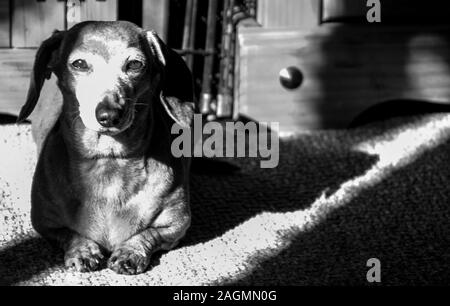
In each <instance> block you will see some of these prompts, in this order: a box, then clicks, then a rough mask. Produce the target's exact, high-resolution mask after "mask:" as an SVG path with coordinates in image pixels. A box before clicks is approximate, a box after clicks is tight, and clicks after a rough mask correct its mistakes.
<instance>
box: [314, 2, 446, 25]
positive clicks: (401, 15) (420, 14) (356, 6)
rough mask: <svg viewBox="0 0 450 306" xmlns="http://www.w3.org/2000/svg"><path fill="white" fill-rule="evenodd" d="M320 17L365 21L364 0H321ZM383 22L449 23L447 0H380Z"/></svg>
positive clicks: (365, 6)
mask: <svg viewBox="0 0 450 306" xmlns="http://www.w3.org/2000/svg"><path fill="white" fill-rule="evenodd" d="M321 1H322V2H323V10H322V19H323V21H324V22H329V21H348V20H352V21H354V20H360V21H361V22H367V21H366V14H367V11H368V10H369V8H368V7H367V5H366V3H367V1H366V0H360V1H355V0H338V1H337V0H321ZM380 4H381V21H382V22H383V23H396V24H400V23H412V24H422V23H428V24H429V23H434V24H444V23H446V24H449V22H450V21H449V20H448V0H428V1H423V0H381V1H380Z"/></svg>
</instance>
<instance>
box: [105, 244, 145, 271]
mask: <svg viewBox="0 0 450 306" xmlns="http://www.w3.org/2000/svg"><path fill="white" fill-rule="evenodd" d="M149 264H150V256H147V255H143V254H139V253H138V252H137V251H136V250H133V249H131V248H119V249H116V250H115V251H114V252H113V253H112V254H111V257H110V258H109V260H108V268H110V269H111V270H113V271H114V272H116V273H119V274H128V275H133V274H139V273H142V272H144V271H145V270H146V269H147V267H148V265H149Z"/></svg>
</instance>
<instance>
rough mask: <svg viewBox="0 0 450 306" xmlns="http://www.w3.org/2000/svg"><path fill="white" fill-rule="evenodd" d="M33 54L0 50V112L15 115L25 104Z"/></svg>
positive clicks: (22, 51)
mask: <svg viewBox="0 0 450 306" xmlns="http://www.w3.org/2000/svg"><path fill="white" fill-rule="evenodd" d="M35 53H36V51H35V50H21V49H17V50H12V49H0V112H2V113H8V114H13V115H17V114H18V112H19V110H20V107H21V106H22V105H23V104H24V103H25V98H26V93H27V91H26V90H27V89H28V84H29V81H30V75H31V69H32V66H33V60H34V55H35Z"/></svg>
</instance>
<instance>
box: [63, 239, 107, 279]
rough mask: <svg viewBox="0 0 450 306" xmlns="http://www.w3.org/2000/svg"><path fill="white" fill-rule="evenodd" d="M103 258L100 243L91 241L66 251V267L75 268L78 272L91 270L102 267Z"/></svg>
mask: <svg viewBox="0 0 450 306" xmlns="http://www.w3.org/2000/svg"><path fill="white" fill-rule="evenodd" d="M103 258H104V256H103V254H102V251H101V249H100V247H99V245H98V244H96V243H95V242H93V241H91V242H89V243H83V244H80V245H77V246H75V247H73V248H71V249H69V250H68V251H66V253H65V255H64V263H65V265H66V267H68V268H73V269H75V271H77V272H90V271H96V270H98V269H99V268H100V266H101V264H102V260H103Z"/></svg>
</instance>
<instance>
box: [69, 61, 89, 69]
mask: <svg viewBox="0 0 450 306" xmlns="http://www.w3.org/2000/svg"><path fill="white" fill-rule="evenodd" d="M72 67H73V68H75V69H77V70H83V71H86V70H88V69H89V65H88V63H86V61H85V60H82V59H77V60H76V61H74V62H72Z"/></svg>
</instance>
